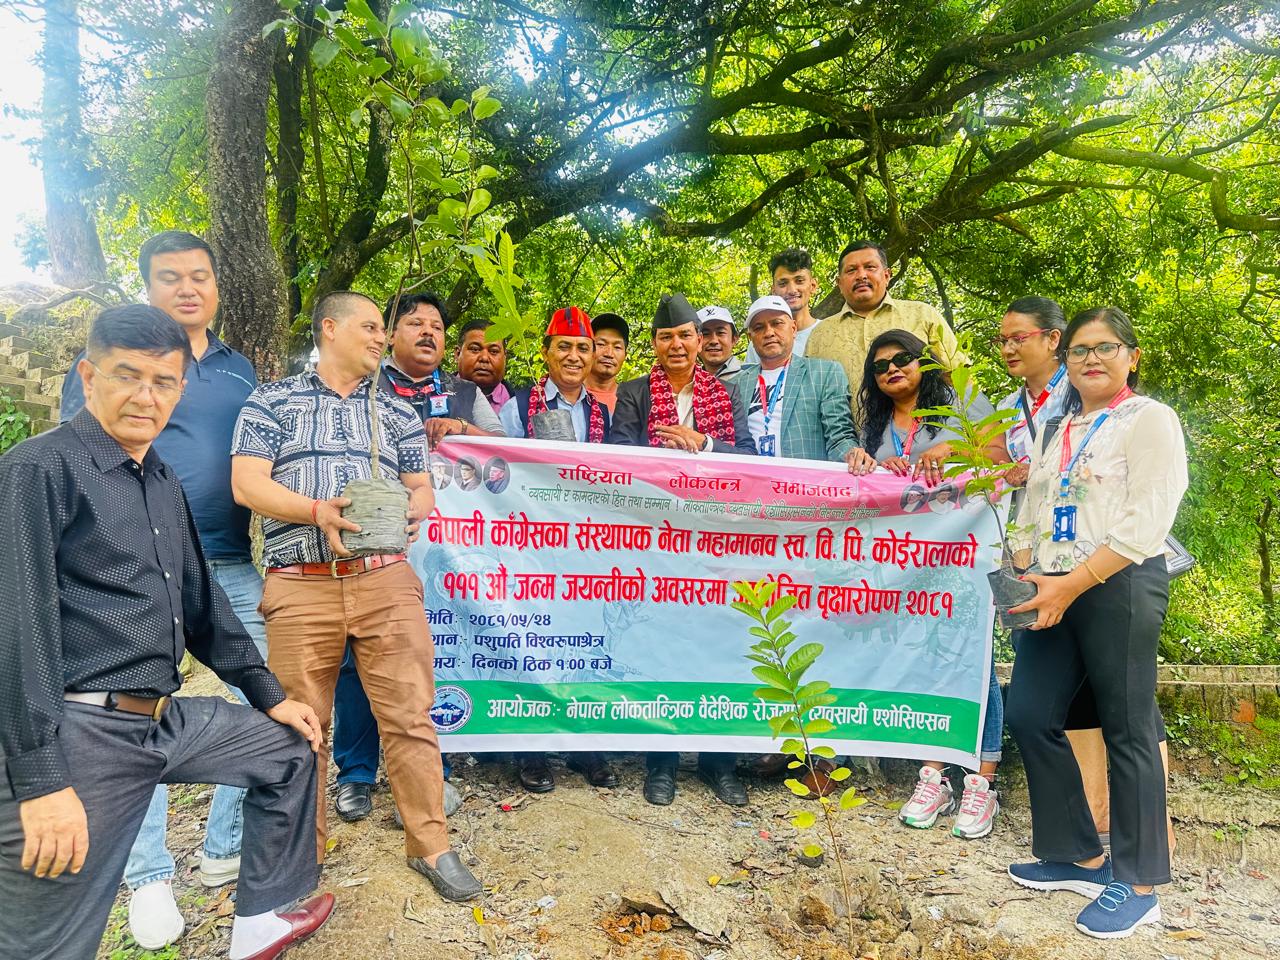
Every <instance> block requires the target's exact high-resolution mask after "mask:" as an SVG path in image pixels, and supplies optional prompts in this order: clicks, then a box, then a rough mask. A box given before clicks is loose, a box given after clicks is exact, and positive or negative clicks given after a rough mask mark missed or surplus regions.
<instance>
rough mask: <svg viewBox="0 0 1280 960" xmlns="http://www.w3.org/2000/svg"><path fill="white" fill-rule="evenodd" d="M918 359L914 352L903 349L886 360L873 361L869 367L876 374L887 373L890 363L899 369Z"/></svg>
mask: <svg viewBox="0 0 1280 960" xmlns="http://www.w3.org/2000/svg"><path fill="white" fill-rule="evenodd" d="M919 359H920V358H919V357H917V356H916V355H915V354H914V353H910V352H908V351H906V350H903V351H902V352H901V353H895V354H894V355H893V356H892V357H889V358H888V359H886V360H877V361H876V362H875V363H873V364H871V369H872V370H874V371H875V372H876V374H877V376H878V375H880V374H884V373H888V372H889V366H890V364H892V365H893V366H895V367H897V368H898V369H899V370H901V369H903V368H904V367H909V366H911V364H913V363H915V362H916V361H917V360H919Z"/></svg>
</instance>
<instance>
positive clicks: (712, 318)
mask: <svg viewBox="0 0 1280 960" xmlns="http://www.w3.org/2000/svg"><path fill="white" fill-rule="evenodd" d="M708 323H727V324H728V325H729V326H731V327H733V329H735V330H737V329H738V326H737V324H735V323H734V322H733V314H732V313H730V312H729V309H728V308H727V307H715V306H712V307H703V308H702V309H701V310H699V311H698V329H699V330H701V329H702V328H703V327H705V326H706V325H707V324H708Z"/></svg>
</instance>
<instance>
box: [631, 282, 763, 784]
mask: <svg viewBox="0 0 1280 960" xmlns="http://www.w3.org/2000/svg"><path fill="white" fill-rule="evenodd" d="M701 348H702V334H701V332H700V326H699V322H698V314H697V312H695V311H694V309H693V307H692V306H690V305H689V301H688V300H686V299H685V297H684V294H682V293H674V294H666V295H664V296H663V297H662V301H661V302H660V303H659V304H658V309H657V312H656V313H655V314H654V317H653V353H654V356H655V357H656V358H657V362H656V363H655V364H654V365H653V369H652V370H650V371H649V375H648V376H647V377H638V378H636V379H635V380H628V381H627V382H626V383H624V384H622V385H621V386H620V387H618V406H617V408H616V410H615V418H614V424H613V431H614V432H613V437H612V442H614V443H619V444H625V445H630V446H637V447H643V446H650V447H665V448H669V449H673V450H685V451H687V452H689V453H697V452H699V451H704V452H710V451H712V450H714V451H715V452H717V453H745V454H752V453H755V444H754V442H753V441H752V439H751V432H750V430H749V429H748V428H747V418H746V408H745V407H744V406H743V404H742V401H741V400H740V399H739V397H738V394H737V393H735V392H732V391H730V390H728V389H726V388H725V386H724V384H722V383H721V382H720V381H719V380H718V379H716V376H715V374H712V373H709V372H708V371H706V370H704V369H703V368H702V367H699V366H697V360H698V354H699V352H700V350H701ZM736 762H737V757H736V755H735V754H732V753H703V754H701V756H700V757H699V759H698V776H700V777H701V778H702V779H703V780H704V781H706V783H707V784H708V785H709V786H710V787H711V789H712V790H713V791H714V792H715V795H716V796H717V797H718V798H719V799H720V800H722V801H723V802H725V803H727V804H730V805H731V806H745V805H746V803H747V788H746V786H745V785H744V784H743V782H742V781H741V780H740V779H738V775H737V773H736V772H735V771H734V766H735V764H736ZM679 763H680V755H679V754H678V753H651V754H649V756H648V764H647V766H648V770H647V773H646V775H645V781H644V798H645V799H646V800H648V801H649V802H650V803H653V804H657V805H659V806H666V805H667V804H670V803H671V802H672V801H673V800H675V796H676V769H677V768H678V766H679Z"/></svg>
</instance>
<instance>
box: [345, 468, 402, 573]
mask: <svg viewBox="0 0 1280 960" xmlns="http://www.w3.org/2000/svg"><path fill="white" fill-rule="evenodd" d="M342 495H343V496H344V497H347V498H348V499H350V500H351V503H350V504H349V505H347V506H346V507H344V508H343V510H342V516H343V518H344V519H346V520H354V521H355V522H356V523H358V524H360V532H359V533H354V532H352V531H350V530H343V531H342V545H343V546H344V547H346V548H347V549H348V550H350V551H351V552H352V554H354V555H355V556H357V557H366V556H370V555H371V554H375V553H404V552H405V550H406V549H408V546H409V534H408V533H406V532H405V529H404V528H405V524H407V523H408V522H409V521H408V520H407V519H406V518H405V512H406V511H407V510H408V509H409V491H408V490H407V489H406V488H405V485H404V484H403V483H401V482H400V481H399V480H386V479H383V478H381V477H377V478H374V479H370V480H352V481H351V482H350V483H348V484H347V485H346V487H345V488H344V489H343V491H342Z"/></svg>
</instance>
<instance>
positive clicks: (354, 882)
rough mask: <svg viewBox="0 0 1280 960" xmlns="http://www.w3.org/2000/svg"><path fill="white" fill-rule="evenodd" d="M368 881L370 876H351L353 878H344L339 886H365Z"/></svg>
mask: <svg viewBox="0 0 1280 960" xmlns="http://www.w3.org/2000/svg"><path fill="white" fill-rule="evenodd" d="M368 882H369V878H368V877H351V878H349V879H347V880H343V881H342V882H341V883H340V884H338V886H340V887H363V886H364V885H365V884H366V883H368Z"/></svg>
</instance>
